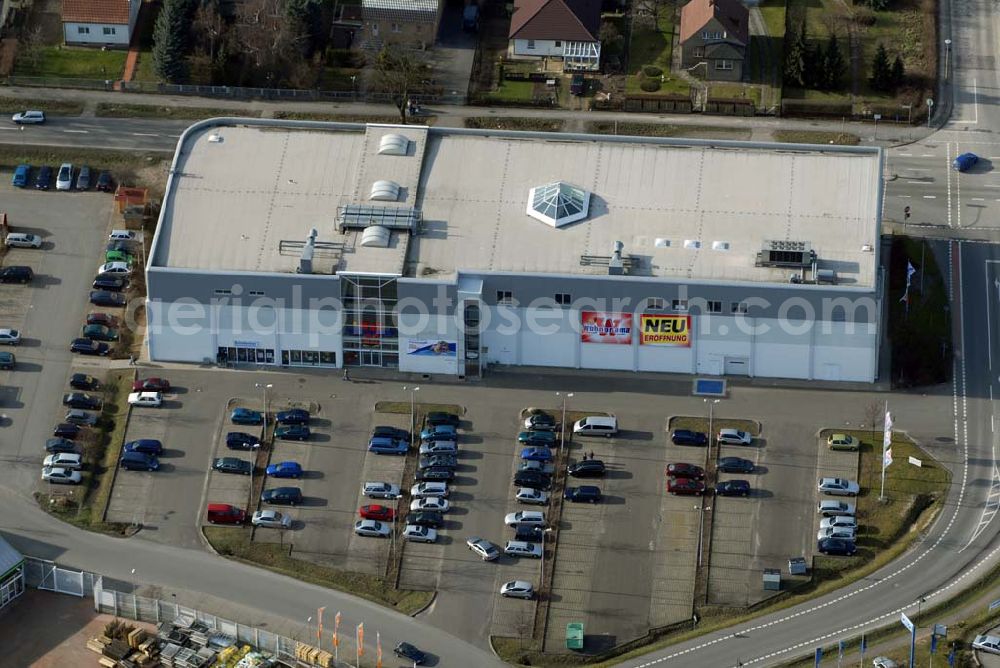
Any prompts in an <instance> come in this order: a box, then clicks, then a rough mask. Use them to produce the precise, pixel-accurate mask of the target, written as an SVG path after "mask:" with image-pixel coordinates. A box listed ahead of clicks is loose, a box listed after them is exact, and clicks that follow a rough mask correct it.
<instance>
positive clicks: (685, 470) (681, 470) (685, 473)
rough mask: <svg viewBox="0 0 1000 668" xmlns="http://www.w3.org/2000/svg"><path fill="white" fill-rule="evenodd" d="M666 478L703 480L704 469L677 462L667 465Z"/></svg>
mask: <svg viewBox="0 0 1000 668" xmlns="http://www.w3.org/2000/svg"><path fill="white" fill-rule="evenodd" d="M667 477H668V478H669V477H673V478H691V480H704V479H705V469H703V468H701V467H700V466H695V465H694V464H685V463H684V462H678V463H676V464H667Z"/></svg>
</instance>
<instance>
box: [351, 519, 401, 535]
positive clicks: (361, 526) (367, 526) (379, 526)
mask: <svg viewBox="0 0 1000 668" xmlns="http://www.w3.org/2000/svg"><path fill="white" fill-rule="evenodd" d="M391 531H392V527H391V526H389V525H388V524H386V523H385V522H379V521H378V520H359V521H357V522H355V523H354V533H356V534H358V535H359V536H370V537H372V538H388V537H389V533H390V532H391Z"/></svg>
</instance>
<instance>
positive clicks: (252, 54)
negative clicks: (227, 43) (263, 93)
mask: <svg viewBox="0 0 1000 668" xmlns="http://www.w3.org/2000/svg"><path fill="white" fill-rule="evenodd" d="M301 27H302V26H301V24H299V23H298V22H296V21H289V20H288V17H287V0H245V1H244V2H240V3H238V4H237V5H236V21H235V23H234V25H233V30H232V33H233V37H234V39H235V42H236V46H238V49H237V52H239V53H242V54H244V57H245V59H246V60H245V63H246V65H247V66H249V67H250V68H251V69H252V70H253V72H254V74H255V75H256V76H255V77H254V78H255V79H257V80H259V81H261V82H262V83H266V84H267V85H269V86H274V85H276V84H277V83H278V82H280V81H281V80H282V78H283V76H282V75H283V74H284V73H286V72H288V71H290V70H292V69H293V68H295V67H296V66H297V64H298V62H299V61H301V60H302V44H303V42H304V40H305V35H304V34H303V33H302V30H301Z"/></svg>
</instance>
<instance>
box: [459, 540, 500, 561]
mask: <svg viewBox="0 0 1000 668" xmlns="http://www.w3.org/2000/svg"><path fill="white" fill-rule="evenodd" d="M465 544H466V545H467V546H468V548H469V549H470V550H472V551H473V552H475V553H476V554H478V555H479V558H480V559H482V560H483V561H493V560H494V559H496V558H497V557H499V556H500V549H499V548H498V547H497V546H496V545H494V544H493V543H491V542H490V541H488V540H486V539H485V538H480V537H479V536H469V537H468V538H467V539H466V540H465Z"/></svg>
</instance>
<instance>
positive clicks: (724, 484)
mask: <svg viewBox="0 0 1000 668" xmlns="http://www.w3.org/2000/svg"><path fill="white" fill-rule="evenodd" d="M715 493H716V495H718V496H750V481H749V480H723V481H721V482H717V483H715Z"/></svg>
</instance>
